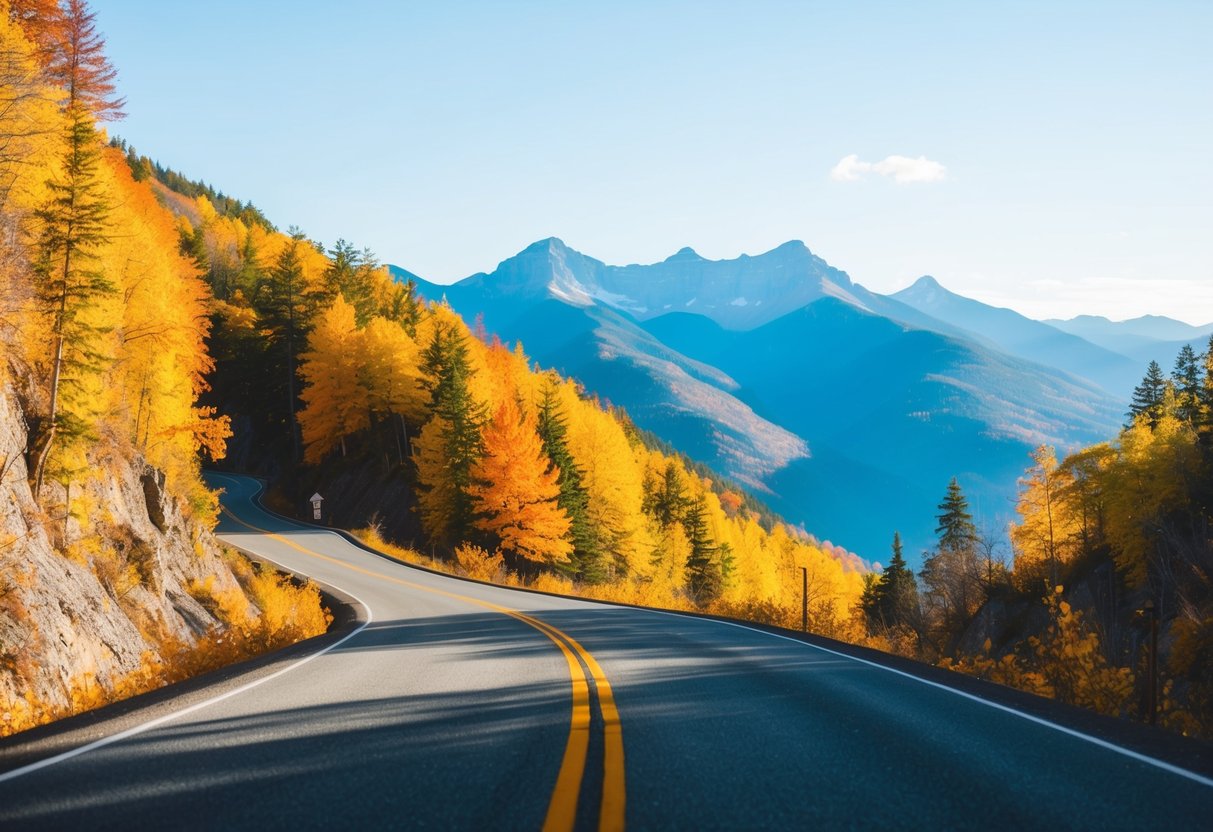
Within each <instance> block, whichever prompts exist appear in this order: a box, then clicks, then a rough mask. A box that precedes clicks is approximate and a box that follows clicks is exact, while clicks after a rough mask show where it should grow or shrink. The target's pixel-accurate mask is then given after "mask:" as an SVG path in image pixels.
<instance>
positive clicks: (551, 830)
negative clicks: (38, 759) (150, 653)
mask: <svg viewBox="0 0 1213 832" xmlns="http://www.w3.org/2000/svg"><path fill="white" fill-rule="evenodd" d="M222 510H223V513H224V514H225V515H226V516H227V517H228V518H229V519H231V520H232V521H233V522H236V523H239V524H240V525H241V526H244V527H245V528H247V529H249V530H251V531H254V532H257V533H258V534H263V535H265V536H266V537H269V538H270V539H271V540H276V541H277V542H279V543H282V544H283V545H286V546H289V547H290V548H292V549H295V550H296V551H298V552H301V553H302V554H305V555H308V556H309V557H313V558H318V559H319V560H323V561H325V562H327V563H331V564H333V565H335V566H339V567H341V568H342V569H348V570H350V571H353V572H358V573H360V574H363V575H366V576H368V577H371V578H374V579H375V580H379V581H386V582H388V583H392V584H396V585H398V586H405V587H408V588H409V589H414V590H419V591H421V592H427V593H430V594H432V595H440V596H443V597H445V598H451V599H454V600H456V601H462V602H464V603H467V604H472V605H474V606H477V607H482V608H484V609H487V610H491V611H493V612H497V613H501V614H502V615H508V616H510V617H511V618H515V619H517V620H518V621H521V622H523V623H524V624H526V625H528V626H530V627H533V628H535V629H536V630H538V631H539V632H541V633H543V634H544V635H545V636H547V637H548V639H550V640H551V642H552V643H553V644H555V645H556V647H557V648H558V649H559V650H560V652H561V654H563V656H564V658H565V660H566V662H567V663H568V667H569V682H570V684H571V685H572V689H573V709H572V717H571V718H570V720H569V739H568V742H567V743H566V745H565V750H564V758H563V760H562V761H561V764H560V772H559V774H557V776H556V786H555V788H554V789H553V790H552V799H551V802H550V803H549V804H548V812H547V817H546V818H545V819H544V823H543V829H544V832H566V830H571V829H572V828H573V826H574V824H575V822H576V818H577V802H578V799H579V796H580V794H581V781H582V779H583V777H584V774H585V765H586V757H587V756H588V754H589V745H590V722H591V720H590V685H589V679H593V681H594V688H595V690H596V692H597V698H598V707H599V710H600V711H601V713H602V722H603V777H602V802H601V805H600V808H599V813H598V828H599V830H600V831H601V832H615V830H621V829H623V828H624V812H625V809H626V804H627V801H626V781H625V778H624V766H623V760H624V757H623V728H622V725H621V723H620V721H619V711H618V710H617V709H616V707H615V698H614V695H613V693H612V691H611V683H610V681H609V680H608V679H607V676H606V673H604V672H603V670H602V667H601V666H600V665H599V664H598V662H597V660H595V658H594V656H593V654H591V653H590V651H588V650H586V649H585V647H583V646H582V645H581V644H580V643H579V642H578V641H577V640H576V639H575V638H573V637H572V636H570V635H569V634H568V633H565V632H563V631H562V630H560V629H559V628H557V627H554V626H552V625H551V624H548V623H546V622H544V621H540V620H539V619H537V618H534V617H532V616H529V615H527V614H526V613H524V612H522V611H520V610H516V609H511V608H509V607H504V606H501V605H500V604H494V603H492V602H491V601H483V600H481V599H479V598H472V597H470V596H467V595H460V594H458V593H455V592H447V591H446V590H442V589H436V588H434V587H429V586H423V585H422V584H418V583H414V582H413V581H406V580H404V579H403V578H397V577H395V576H393V575H385V574H383V573H381V572H376V571H375V570H372V569H366V568H364V567H361V566H358V565H356V564H352V563H347V562H345V561H342V560H338V559H337V558H331V557H329V556H328V555H324V554H321V553H320V552H316V551H313V550H312V549H309V548H307V547H306V546H302V545H300V544H298V543H295V542H294V541H292V540H288V539H287V538H285V537H283V536H282V535H280V534H276V533H274V532H272V531H269V530H268V529H263V528H260V527H259V526H255V525H253V524H252V523H249V522H248V521H246V520H243V519H242V518H240V517H238V516H236V515H235V514H234V513H233V512H232V511H231V510H230V509H228V508H226V507H224V508H223V509H222ZM351 635H353V634H351ZM349 637H350V636H347V637H346V638H349ZM344 640H345V639H342V641H344ZM333 646H336V645H333ZM328 649H330V650H331V649H332V647H329V648H328ZM578 659H580V661H578ZM582 662H584V663H585V669H583V668H582V664H581V663H582ZM288 669H289V668H288ZM586 669H588V671H589V673H588V676H589V679H587V673H586ZM281 672H286V671H285V670H284V671H281ZM233 693H234V692H233ZM229 695H231V694H229ZM198 707H202V706H198ZM168 718H170V717H166V718H165V719H168ZM81 753H83V752H81Z"/></svg>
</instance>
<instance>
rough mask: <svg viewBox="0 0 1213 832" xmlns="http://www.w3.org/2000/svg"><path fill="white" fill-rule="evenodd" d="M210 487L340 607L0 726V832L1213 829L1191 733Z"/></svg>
mask: <svg viewBox="0 0 1213 832" xmlns="http://www.w3.org/2000/svg"><path fill="white" fill-rule="evenodd" d="M212 482H213V484H215V485H220V486H222V487H223V488H225V489H226V494H225V496H224V498H223V504H224V509H225V514H224V518H223V521H222V524H221V526H220V528H219V533H220V536H221V537H222V539H224V540H225V541H227V542H228V543H230V544H232V545H234V546H237V547H240V548H242V549H244V550H246V551H248V552H250V553H252V554H254V555H256V556H257V557H260V558H264V559H268V560H271V561H273V562H275V563H277V564H280V565H281V566H283V567H284V568H286V569H289V570H291V571H293V572H296V573H298V574H301V575H309V576H312V577H313V578H315V579H316V580H317V581H319V582H321V583H322V584H325V585H327V586H329V587H332V588H333V589H334V590H336V591H337V593H339V594H341V595H343V596H345V597H348V598H349V599H351V601H350V603H351V605H352V606H353V608H354V610H355V613H356V614H355V616H354V617H353V618H351V619H350V620H348V621H347V622H345V623H344V624H343V625H342V626H341V627H340V628H339V629H338V631H337V632H334V633H332V634H330V635H329V636H325V637H321V638H320V639H317V640H313V641H311V642H305V643H304V644H302V645H297V646H296V647H295V648H292V649H291V650H288V651H286V652H285V653H283V654H281V655H280V656H278V657H275V658H274V659H273V660H272V661H267V662H260V663H254V665H253V666H250V667H249V668H234V669H232V671H231V672H229V673H222V674H218V675H216V676H212V677H207V678H205V679H201V680H197V683H196V684H194V683H187V685H185V686H182V687H180V688H177V689H174V690H170V691H166V692H158V693H157V694H152V695H150V696H148V697H138V698H137V699H136V700H133V701H132V702H130V703H127V704H124V705H123V706H120V707H111V708H107V709H104V711H103V712H102V713H101V714H99V715H93V716H88V715H86V716H84V717H77V718H74V719H72V720H65V721H64V722H63V723H62V724H60V725H57V726H49V727H47V728H45V729H38V730H37V731H34V732H29V736H28V737H27V736H25V735H21V736H18V737H15V738H11V739H10V740H7V741H5V742H4V743H0V828H2V829H5V830H9V829H13V830H16V829H54V830H64V829H90V830H93V829H121V830H127V831H129V830H132V829H144V828H146V829H170V828H171V829H187V828H206V829H224V830H228V829H257V830H272V829H290V830H297V829H304V828H320V827H324V828H329V829H333V828H339V829H360V828H408V829H411V828H419V829H420V828H429V829H476V830H481V829H539V828H544V829H549V830H566V829H574V828H575V829H595V828H597V829H621V828H624V827H625V826H627V827H632V828H635V829H696V830H699V829H727V830H736V829H755V828H767V829H772V828H783V829H810V828H822V829H834V828H874V829H900V828H920V829H923V828H931V829H1004V828H1005V829H1025V828H1027V829H1043V828H1053V829H1141V828H1153V829H1176V830H1179V829H1184V830H1195V829H1213V777H1211V776H1210V772H1211V771H1213V763H1210V760H1209V758H1208V756H1207V748H1206V747H1204V746H1199V745H1197V744H1191V745H1187V744H1183V741H1179V740H1173V739H1170V738H1160V739H1158V740H1157V741H1154V740H1152V739H1150V737H1152V736H1154V735H1153V734H1148V733H1147V732H1144V731H1143V730H1140V729H1138V727H1136V726H1127V727H1124V728H1123V729H1122V728H1121V727H1120V724H1119V723H1114V722H1113V721H1111V720H1104V719H1102V718H1099V717H1093V716H1083V715H1080V714H1078V713H1077V712H1072V711H1071V710H1070V709H1066V708H1063V707H1061V706H1056V705H1053V704H1052V703H1042V702H1040V701H1039V700H1036V701H1035V702H1033V701H1032V700H1031V698H1030V697H1023V696H1020V695H1018V694H1014V693H1013V692H1002V691H1000V690H996V689H995V688H994V687H993V686H990V685H985V684H983V683H979V682H974V681H971V680H962V679H956V680H951V677H950V674H944V673H943V672H941V671H934V670H932V669H929V668H926V669H923V670H921V671H917V670H914V669H913V667H912V666H910V665H909V664H908V663H905V662H898V661H896V660H892V659H889V660H885V659H880V658H877V657H874V656H873V655H872V654H869V653H865V652H863V651H859V650H856V649H854V648H846V647H841V646H837V645H833V643H830V642H825V641H824V640H820V639H809V640H803V639H799V638H795V637H789V636H787V635H780V634H777V633H772V632H767V631H764V630H762V629H760V628H750V627H745V626H740V625H736V624H729V623H725V622H720V621H716V620H712V619H707V618H700V617H691V616H682V615H674V614H667V613H660V612H655V611H647V610H638V609H633V608H627V607H618V606H611V605H606V604H597V603H591V602H586V601H579V600H573V599H568V598H559V597H553V596H548V595H542V594H537V593H530V592H523V591H518V590H511V589H506V588H501V587H494V586H488V585H484V584H478V583H474V582H470V581H463V580H459V579H455V578H451V577H448V576H443V575H439V574H435V573H431V572H428V571H426V570H421V569H416V568H413V567H409V566H405V565H402V564H398V563H395V562H392V561H389V560H387V559H384V558H381V557H378V556H376V555H374V554H371V553H369V552H367V551H365V550H363V549H361V548H359V547H358V546H356V545H354V544H352V543H351V542H349V541H348V540H346V539H345V538H344V537H342V536H340V535H338V534H336V533H333V532H329V531H325V530H322V529H318V528H313V527H306V526H301V525H299V524H295V523H291V522H289V521H286V520H284V519H282V518H280V517H277V516H274V515H271V514H269V513H267V512H265V511H263V510H262V509H261V508H259V507H258V505H257V504H256V503H255V501H254V496H255V493H256V491H257V488H258V485H257V483H256V482H255V481H253V480H251V479H247V478H239V477H232V476H228V475H213V480H212ZM1122 735H1123V736H1122ZM1173 749H1179V751H1177V752H1176V753H1174V754H1172V753H1170V752H1171V750H1173Z"/></svg>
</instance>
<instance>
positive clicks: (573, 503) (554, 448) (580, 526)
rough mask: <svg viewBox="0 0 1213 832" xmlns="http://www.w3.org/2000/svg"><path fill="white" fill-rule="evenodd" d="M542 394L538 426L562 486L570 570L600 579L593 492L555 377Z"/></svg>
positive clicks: (604, 575) (587, 578) (603, 571)
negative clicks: (572, 446)
mask: <svg viewBox="0 0 1213 832" xmlns="http://www.w3.org/2000/svg"><path fill="white" fill-rule="evenodd" d="M542 395H543V398H542V399H540V402H539V412H538V418H537V420H536V425H535V427H536V430H537V432H538V433H539V438H540V440H542V442H543V450H544V453H546V454H547V456H548V459H550V460H551V461H552V467H553V469H554V470H556V472H557V474H558V476H557V479H556V484H557V485H558V486H559V487H560V496H559V498H558V500H557V502H558V504H559V505H560V507H561V508H562V509H564V513H565V514H566V515H567V516H568V518H569V542H570V543H572V545H573V551H572V555H571V556H570V559H569V565H568V570H569V572H570V573H571V574H573V575H574V576H576V577H578V578H580V579H581V580H583V581H586V582H588V583H601V582H602V581H604V580H606V579H607V577H608V574H607V568H606V563H605V557H604V554H603V551H602V547H601V546H600V545H599V542H598V536H597V535H596V534H595V532H594V528H593V526H592V524H591V523H590V517H589V505H590V495H589V492H588V491H587V490H586V488H585V485H584V484H583V483H582V477H581V471H580V470H579V469H578V468H577V463H576V462H575V461H574V460H573V454H572V452H571V451H570V450H569V445H568V427H567V425H566V424H565V417H564V414H563V413H562V412H561V411H560V406H559V404H558V403H557V401H556V389H555V382H554V381H552V380H550V379H549V382H548V384H547V385H546V386H545V387H544V389H543V394H542Z"/></svg>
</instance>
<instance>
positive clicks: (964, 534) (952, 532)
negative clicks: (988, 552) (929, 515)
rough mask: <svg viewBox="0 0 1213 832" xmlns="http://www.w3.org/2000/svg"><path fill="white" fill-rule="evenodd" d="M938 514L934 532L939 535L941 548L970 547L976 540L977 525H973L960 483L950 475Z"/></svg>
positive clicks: (967, 502)
mask: <svg viewBox="0 0 1213 832" xmlns="http://www.w3.org/2000/svg"><path fill="white" fill-rule="evenodd" d="M939 511H940V514H938V515H936V518H935V519H936V520H938V521H939V525H938V526H937V527H936V528H935V534H937V535H938V536H939V548H941V549H966V548H972V546H973V544H974V543H975V542H976V541H977V527H976V526H974V525H973V515H972V514H970V513H969V501H968V500H967V499H965V496H964V493H963V492H962V491H961V490H960V483H959V482H957V481H956V478H955V477H952V481H951V482H949V483H948V491H947V494H945V495H944V498H943V502H942V503H940V504H939Z"/></svg>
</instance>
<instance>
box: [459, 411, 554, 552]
mask: <svg viewBox="0 0 1213 832" xmlns="http://www.w3.org/2000/svg"><path fill="white" fill-rule="evenodd" d="M558 476H559V474H558V472H557V471H556V470H554V469H553V468H552V467H551V462H550V460H549V459H548V458H547V456H546V455H545V454H544V453H543V443H542V442H541V441H540V439H539V435H538V434H537V433H536V431H535V425H534V422H533V421H532V420H530V419H524V418H523V417H522V414H520V413H519V411H518V406H517V405H516V404H515V403H514V402H513V400H512V399H509V398H507V399H505V401H503V402H502V404H501V406H500V407H498V408H497V412H496V413H495V414H494V415H493V418H492V420H491V421H489V423H488V424H487V425H486V426H485V429H484V454H483V456H481V457H480V459H478V460H477V461H476V462H475V463H474V464H473V465H472V468H471V478H472V482H471V485H470V486H469V487H468V493H469V494H470V495H471V497H472V501H473V508H474V510H475V512H476V521H475V526H476V528H478V529H480V530H482V531H485V532H488V533H489V534H491V535H493V536H494V537H496V538H497V540H498V541H499V542H500V549H501V550H502V551H503V552H507V553H509V552H512V553H514V554H515V555H518V556H521V557H523V558H526V559H527V560H528V561H531V562H533V563H541V564H546V565H554V564H558V563H563V562H566V561H567V560H568V557H569V553H570V552H571V551H572V548H573V547H572V545H571V544H570V543H569V542H568V540H566V539H565V538H566V536H567V534H568V531H569V518H568V515H567V514H565V512H564V509H562V508H561V507H560V505H559V503H558V497H559V496H560V486H559V485H557V483H556V480H557V478H558Z"/></svg>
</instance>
